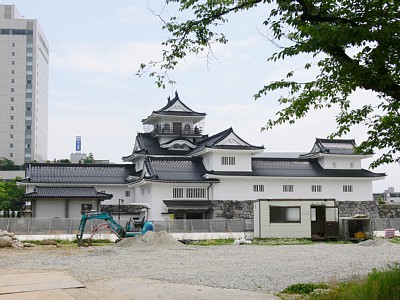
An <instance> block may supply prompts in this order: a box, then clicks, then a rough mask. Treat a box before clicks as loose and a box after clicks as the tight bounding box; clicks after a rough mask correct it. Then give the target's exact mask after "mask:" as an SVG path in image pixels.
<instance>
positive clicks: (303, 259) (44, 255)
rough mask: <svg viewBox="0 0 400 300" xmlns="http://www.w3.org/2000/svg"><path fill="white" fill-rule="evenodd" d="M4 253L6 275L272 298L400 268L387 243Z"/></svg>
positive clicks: (396, 252) (0, 260)
mask: <svg viewBox="0 0 400 300" xmlns="http://www.w3.org/2000/svg"><path fill="white" fill-rule="evenodd" d="M46 247H47V248H45V247H41V248H36V247H34V248H25V249H22V250H11V249H8V250H1V249H0V273H1V270H6V269H9V270H10V269H12V270H19V269H21V270H22V269H23V270H33V271H35V270H49V269H51V270H65V271H67V272H68V273H69V274H71V275H72V276H74V277H75V278H76V279H78V280H80V281H81V282H83V283H84V284H86V285H89V286H90V284H91V283H94V282H107V280H115V279H118V278H120V279H121V280H122V279H127V278H140V279H144V280H148V279H155V280H161V281H163V282H172V283H179V284H180V283H183V284H193V285H202V286H208V287H218V288H231V289H240V290H245V291H252V292H261V293H273V292H277V291H281V290H282V289H284V288H285V287H286V286H288V285H290V284H294V283H299V282H329V281H342V280H347V279H350V278H353V277H357V276H364V275H366V274H367V273H368V272H369V271H371V269H372V268H382V267H385V266H387V265H388V264H392V263H394V262H398V263H400V245H399V244H397V245H396V244H391V243H389V242H387V241H384V240H373V241H372V240H371V241H369V243H366V244H364V245H362V244H324V243H315V244H311V245H298V246H255V245H240V246H238V245H229V246H210V247H201V246H179V247H174V246H169V247H168V248H163V249H159V248H155V247H149V248H146V247H116V246H114V245H113V246H105V247H89V248H80V249H78V248H74V249H68V250H65V249H59V248H54V246H46Z"/></svg>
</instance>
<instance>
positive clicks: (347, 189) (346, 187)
mask: <svg viewBox="0 0 400 300" xmlns="http://www.w3.org/2000/svg"><path fill="white" fill-rule="evenodd" d="M343 192H344V193H352V192H353V186H352V185H344V186H343Z"/></svg>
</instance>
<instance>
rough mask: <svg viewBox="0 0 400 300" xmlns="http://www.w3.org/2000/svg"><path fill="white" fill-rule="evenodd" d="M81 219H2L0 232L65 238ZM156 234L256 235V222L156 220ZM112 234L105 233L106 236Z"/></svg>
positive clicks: (91, 224)
mask: <svg viewBox="0 0 400 300" xmlns="http://www.w3.org/2000/svg"><path fill="white" fill-rule="evenodd" d="M80 221H81V220H80V219H62V218H54V219H36V218H0V229H3V230H7V231H9V232H13V233H14V234H21V235H50V234H51V235H61V234H77V233H78V228H79V223H80ZM115 221H116V222H117V223H119V224H120V225H121V226H123V227H124V226H125V224H126V222H127V221H128V220H124V219H121V220H120V221H119V220H115ZM152 222H153V224H154V227H155V231H163V230H165V231H167V232H168V233H192V232H246V231H253V229H254V222H253V220H248V219H246V220H245V219H240V220H236V219H235V220H225V219H224V220H153V221H152ZM101 223H105V222H104V221H103V220H89V221H87V223H86V227H85V232H84V233H90V232H91V230H92V228H93V227H94V226H96V225H98V224H101ZM108 231H109V230H107V229H105V232H108Z"/></svg>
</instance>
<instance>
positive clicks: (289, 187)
mask: <svg viewBox="0 0 400 300" xmlns="http://www.w3.org/2000/svg"><path fill="white" fill-rule="evenodd" d="M283 192H285V193H291V192H293V185H291V184H284V185H283Z"/></svg>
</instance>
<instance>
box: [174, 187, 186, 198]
mask: <svg viewBox="0 0 400 300" xmlns="http://www.w3.org/2000/svg"><path fill="white" fill-rule="evenodd" d="M183 192H184V189H183V188H173V189H172V197H173V198H174V199H182V198H183Z"/></svg>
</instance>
